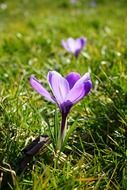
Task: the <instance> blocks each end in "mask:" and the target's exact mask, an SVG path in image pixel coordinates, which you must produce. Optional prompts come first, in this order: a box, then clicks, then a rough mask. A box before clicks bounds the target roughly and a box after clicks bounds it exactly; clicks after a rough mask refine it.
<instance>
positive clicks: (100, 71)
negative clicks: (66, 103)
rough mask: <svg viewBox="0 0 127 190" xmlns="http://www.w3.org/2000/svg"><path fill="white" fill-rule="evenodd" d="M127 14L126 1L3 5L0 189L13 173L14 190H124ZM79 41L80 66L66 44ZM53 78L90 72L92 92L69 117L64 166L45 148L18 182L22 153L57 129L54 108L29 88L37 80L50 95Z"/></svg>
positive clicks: (43, 0)
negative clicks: (32, 79) (16, 172)
mask: <svg viewBox="0 0 127 190" xmlns="http://www.w3.org/2000/svg"><path fill="white" fill-rule="evenodd" d="M126 13H127V2H126V1H124V0H120V1H117V0H114V1H113V0H110V1H106V0H103V1H101V0H100V1H99V0H98V1H96V4H95V3H93V1H84V0H79V1H78V2H77V3H75V4H71V3H70V1H69V0H36V1H35V0H17V1H13V0H6V1H4V0H3V1H0V94H1V95H0V170H1V177H0V182H1V181H2V179H3V178H2V175H3V174H5V175H6V172H7V171H8V172H10V171H12V172H10V174H12V176H13V177H14V182H15V187H12V188H11V187H10V189H15V190H29V189H32V190H46V189H47V190H48V189H49V190H50V189H52V190H53V189H58V190H83V189H86V190H92V189H94V190H103V189H104V190H119V189H122V190H126V189H127V16H126ZM80 36H84V37H86V38H87V45H86V47H85V48H84V49H83V51H82V52H81V54H80V55H79V57H78V59H76V58H75V57H74V56H73V55H72V54H70V53H68V52H66V50H65V49H64V48H63V47H62V46H61V40H62V39H67V38H68V37H74V38H76V37H80ZM49 70H56V71H58V72H60V73H61V74H62V75H63V76H65V75H67V74H68V73H69V72H71V71H77V72H79V73H80V74H81V75H82V74H84V73H85V72H87V71H90V73H91V78H92V82H93V88H92V91H91V92H90V93H89V95H88V96H87V97H85V98H84V100H82V101H81V102H79V103H78V104H77V105H76V106H74V107H73V109H72V110H71V112H70V114H69V117H68V126H69V127H71V126H73V125H74V124H75V125H76V129H75V130H74V132H73V133H72V134H71V137H70V138H69V141H68V143H67V145H66V148H65V150H64V154H63V156H61V158H60V159H59V162H57V163H56V159H55V158H54V156H53V152H52V150H51V147H50V146H48V148H47V150H46V151H45V152H44V153H43V151H41V152H40V153H39V154H38V155H36V156H35V157H34V158H33V160H32V162H31V163H30V165H29V166H28V167H27V169H26V170H25V171H24V172H23V173H22V175H20V176H18V175H17V176H16V178H15V175H14V173H13V171H14V170H15V168H16V161H17V157H19V156H20V155H21V150H22V149H23V148H24V147H25V146H26V145H27V144H29V143H30V142H31V140H32V139H33V138H35V137H37V136H38V135H40V134H47V133H48V127H49V125H50V128H51V129H52V127H53V125H54V114H55V106H54V105H52V104H51V103H48V102H47V101H45V100H44V99H43V98H42V97H41V96H40V95H39V94H38V93H37V92H35V91H34V90H33V89H32V88H31V86H30V83H29V77H30V76H31V75H35V76H36V77H37V78H38V79H40V81H41V82H42V83H43V84H44V85H45V86H46V87H47V88H48V85H47V81H46V76H47V73H48V71H49ZM58 117H59V118H60V115H59V114H58ZM7 181H8V182H9V179H8V178H6V182H7ZM7 188H8V187H5V190H6V189H7Z"/></svg>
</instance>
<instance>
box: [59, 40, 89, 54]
mask: <svg viewBox="0 0 127 190" xmlns="http://www.w3.org/2000/svg"><path fill="white" fill-rule="evenodd" d="M61 43H62V46H63V47H64V48H65V49H66V50H67V51H68V52H71V53H73V54H74V55H75V56H76V57H77V56H78V55H79V53H80V51H81V50H82V49H83V48H84V46H85V45H86V38H84V37H81V38H77V39H73V38H68V39H67V40H66V41H64V40H62V42H61Z"/></svg>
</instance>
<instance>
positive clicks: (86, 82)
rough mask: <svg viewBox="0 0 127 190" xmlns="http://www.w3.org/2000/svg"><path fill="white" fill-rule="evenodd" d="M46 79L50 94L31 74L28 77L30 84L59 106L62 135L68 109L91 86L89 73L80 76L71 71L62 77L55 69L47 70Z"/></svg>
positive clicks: (84, 94)
mask: <svg viewBox="0 0 127 190" xmlns="http://www.w3.org/2000/svg"><path fill="white" fill-rule="evenodd" d="M47 80H48V83H49V86H50V88H51V91H52V93H51V94H50V93H49V92H48V91H47V90H46V89H45V88H44V87H43V86H42V84H40V82H39V81H38V80H37V79H36V78H35V77H33V76H31V77H30V84H31V86H32V87H33V88H34V89H35V90H36V91H37V92H38V93H39V94H41V95H42V96H43V97H44V98H45V99H46V100H48V101H50V102H52V103H56V104H57V105H58V106H59V108H60V111H61V114H62V122H61V137H62V136H63V134H64V130H65V123H66V118H67V115H68V113H69V111H70V109H71V108H72V106H73V105H75V104H76V103H77V102H79V101H80V100H81V99H83V98H84V97H85V96H86V95H87V94H88V93H89V91H90V89H91V87H92V82H91V79H90V74H89V73H86V74H84V75H83V76H82V77H80V74H79V73H76V72H71V73H69V74H68V75H67V76H66V77H65V78H64V77H62V76H61V75H60V74H59V73H58V72H56V71H49V72H48V75H47Z"/></svg>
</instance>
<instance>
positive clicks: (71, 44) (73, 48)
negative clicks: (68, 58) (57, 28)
mask: <svg viewBox="0 0 127 190" xmlns="http://www.w3.org/2000/svg"><path fill="white" fill-rule="evenodd" d="M67 45H68V48H69V50H70V52H72V53H75V51H76V46H75V45H76V44H75V40H74V39H73V38H68V40H67Z"/></svg>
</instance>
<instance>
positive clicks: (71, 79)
mask: <svg viewBox="0 0 127 190" xmlns="http://www.w3.org/2000/svg"><path fill="white" fill-rule="evenodd" d="M79 79H80V74H79V73H75V72H71V73H69V74H68V75H67V76H66V80H67V81H68V83H69V86H70V89H72V88H73V86H74V84H75V83H76V82H77V80H79Z"/></svg>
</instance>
